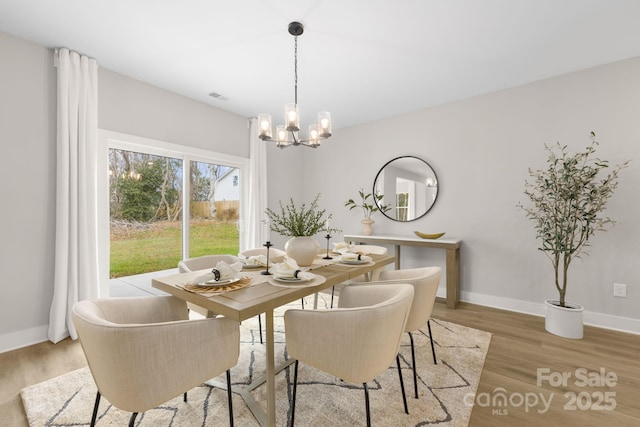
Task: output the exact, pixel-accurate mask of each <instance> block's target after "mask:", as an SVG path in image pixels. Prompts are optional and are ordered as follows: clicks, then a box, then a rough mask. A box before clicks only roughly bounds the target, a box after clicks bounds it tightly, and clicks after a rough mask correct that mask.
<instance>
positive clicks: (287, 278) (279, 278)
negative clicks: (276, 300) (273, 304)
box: [274, 277, 308, 283]
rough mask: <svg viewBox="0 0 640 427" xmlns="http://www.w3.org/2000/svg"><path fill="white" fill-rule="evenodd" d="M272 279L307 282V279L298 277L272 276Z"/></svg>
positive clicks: (286, 281)
mask: <svg viewBox="0 0 640 427" xmlns="http://www.w3.org/2000/svg"><path fill="white" fill-rule="evenodd" d="M274 279H275V280H277V281H278V282H284V283H298V282H308V280H307V279H300V278H299V277H274Z"/></svg>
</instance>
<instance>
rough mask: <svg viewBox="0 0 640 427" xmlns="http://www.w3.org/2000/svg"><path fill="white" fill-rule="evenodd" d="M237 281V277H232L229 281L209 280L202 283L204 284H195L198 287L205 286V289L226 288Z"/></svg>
mask: <svg viewBox="0 0 640 427" xmlns="http://www.w3.org/2000/svg"><path fill="white" fill-rule="evenodd" d="M238 280H240V278H239V277H233V278H231V279H226V280H219V281H217V282H216V281H215V280H210V281H208V282H204V283H196V285H198V286H207V287H211V286H227V285H230V284H232V283H236V282H237V281H238Z"/></svg>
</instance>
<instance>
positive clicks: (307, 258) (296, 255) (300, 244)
mask: <svg viewBox="0 0 640 427" xmlns="http://www.w3.org/2000/svg"><path fill="white" fill-rule="evenodd" d="M319 250H320V245H319V244H318V242H317V241H316V239H315V238H314V237H312V236H298V237H292V238H291V239H289V240H287V243H285V244H284V251H285V252H286V253H287V256H288V257H290V258H293V259H295V260H296V262H297V263H298V266H300V267H308V266H310V265H311V264H312V263H313V260H314V259H316V256H317V255H318V251H319Z"/></svg>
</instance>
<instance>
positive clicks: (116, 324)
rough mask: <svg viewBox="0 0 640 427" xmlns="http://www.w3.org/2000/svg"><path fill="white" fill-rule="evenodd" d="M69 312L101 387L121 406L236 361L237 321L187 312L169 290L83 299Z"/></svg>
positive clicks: (165, 393) (159, 399)
mask: <svg viewBox="0 0 640 427" xmlns="http://www.w3.org/2000/svg"><path fill="white" fill-rule="evenodd" d="M72 317H73V322H74V325H75V326H76V329H77V331H78V336H79V339H80V343H81V345H82V349H83V351H84V353H85V356H86V358H87V363H88V365H89V368H90V370H91V374H92V375H93V378H94V380H95V383H96V385H97V386H98V391H99V392H100V394H101V395H103V396H104V397H106V398H107V400H108V401H109V402H110V403H111V404H113V405H114V406H116V407H117V408H120V409H122V410H124V411H130V412H143V411H146V410H148V409H151V408H154V407H156V406H158V405H160V404H162V403H164V402H166V401H168V400H170V399H172V398H174V397H176V396H178V395H180V394H182V393H184V392H186V391H188V390H190V389H192V388H193V387H196V386H198V385H199V384H201V383H202V382H203V381H206V380H208V379H210V378H214V377H215V376H217V375H218V374H220V373H222V372H224V371H225V370H228V369H230V368H231V367H233V366H235V365H236V364H237V361H238V356H239V352H240V325H239V323H238V322H237V321H234V320H231V319H228V318H224V317H221V318H216V319H201V320H188V312H187V305H186V303H185V302H184V301H183V300H180V299H178V298H176V297H173V296H154V297H138V298H106V299H97V300H84V301H80V302H78V303H76V304H75V305H74V306H73V309H72Z"/></svg>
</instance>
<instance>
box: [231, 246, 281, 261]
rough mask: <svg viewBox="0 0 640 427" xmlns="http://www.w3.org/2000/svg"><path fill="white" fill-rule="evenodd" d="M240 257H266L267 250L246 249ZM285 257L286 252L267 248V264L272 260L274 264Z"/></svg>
mask: <svg viewBox="0 0 640 427" xmlns="http://www.w3.org/2000/svg"><path fill="white" fill-rule="evenodd" d="M240 255H242V256H246V257H250V256H258V255H265V256H266V255H267V248H254V249H247V250H245V251H242V252H240ZM285 255H286V252H285V251H283V250H281V249H276V248H269V262H271V261H273V260H274V259H275V260H276V262H278V260H279V259H280V258H282V257H284V256H285Z"/></svg>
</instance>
